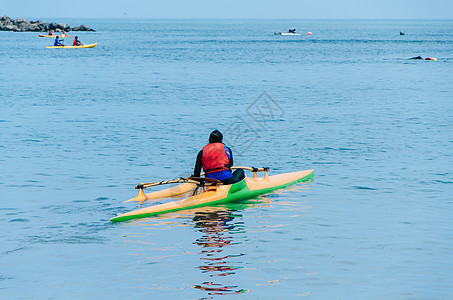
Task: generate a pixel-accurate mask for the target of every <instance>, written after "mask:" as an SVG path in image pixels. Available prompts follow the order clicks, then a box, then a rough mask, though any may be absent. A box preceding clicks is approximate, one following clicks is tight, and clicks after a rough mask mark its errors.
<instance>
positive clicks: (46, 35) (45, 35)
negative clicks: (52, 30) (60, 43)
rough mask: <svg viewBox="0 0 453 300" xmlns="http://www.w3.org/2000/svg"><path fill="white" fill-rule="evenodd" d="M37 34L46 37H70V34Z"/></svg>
mask: <svg viewBox="0 0 453 300" xmlns="http://www.w3.org/2000/svg"><path fill="white" fill-rule="evenodd" d="M38 36H39V37H46V38H56V37H57V36H58V37H59V38H61V39H64V38H69V37H72V35H48V34H38Z"/></svg>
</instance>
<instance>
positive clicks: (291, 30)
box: [288, 28, 296, 33]
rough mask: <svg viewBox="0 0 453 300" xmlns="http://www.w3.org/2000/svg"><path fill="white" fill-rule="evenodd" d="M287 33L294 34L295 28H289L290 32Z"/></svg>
mask: <svg viewBox="0 0 453 300" xmlns="http://www.w3.org/2000/svg"><path fill="white" fill-rule="evenodd" d="M288 33H296V28H291V29H290V30H288Z"/></svg>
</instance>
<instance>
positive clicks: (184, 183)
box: [110, 167, 314, 222]
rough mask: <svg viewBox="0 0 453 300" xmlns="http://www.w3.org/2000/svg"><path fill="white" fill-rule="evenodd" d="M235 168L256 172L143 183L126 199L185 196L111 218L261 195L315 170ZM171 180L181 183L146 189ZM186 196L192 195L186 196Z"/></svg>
mask: <svg viewBox="0 0 453 300" xmlns="http://www.w3.org/2000/svg"><path fill="white" fill-rule="evenodd" d="M232 169H244V170H249V171H252V172H253V177H245V178H244V179H243V180H241V181H239V182H237V183H234V184H230V185H224V184H222V182H220V181H218V180H215V179H211V178H204V177H188V178H179V179H173V180H166V181H158V182H150V183H141V184H139V185H137V186H136V187H135V188H136V189H138V190H139V192H138V196H136V197H134V198H132V199H129V200H127V201H125V202H124V203H126V202H131V201H137V202H139V203H143V202H144V201H146V200H154V201H156V200H159V199H163V198H172V197H182V199H180V200H176V201H171V202H168V203H163V204H157V205H154V206H150V207H146V208H142V209H138V210H134V211H131V212H128V213H124V214H121V215H119V216H117V217H114V218H112V219H110V220H111V221H112V222H122V221H126V220H131V219H138V218H145V217H150V216H156V215H160V214H164V213H169V212H175V211H179V210H185V209H193V208H197V207H202V206H210V205H217V204H224V203H228V202H234V201H238V200H247V199H251V198H254V197H256V196H259V195H263V194H267V193H270V192H272V191H274V190H277V189H281V188H284V187H286V186H289V185H292V184H296V183H299V182H304V181H310V180H312V179H313V176H314V170H306V171H298V172H292V173H285V174H279V175H272V176H269V168H254V167H252V168H251V167H232ZM257 172H264V177H258V176H257ZM170 183H180V184H179V185H177V186H174V187H172V188H169V189H165V190H162V191H158V192H154V193H148V194H145V193H144V191H143V190H144V189H145V188H148V187H152V186H159V185H164V184H170ZM183 196H188V197H186V198H184V197H183Z"/></svg>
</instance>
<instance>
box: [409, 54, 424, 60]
mask: <svg viewBox="0 0 453 300" xmlns="http://www.w3.org/2000/svg"><path fill="white" fill-rule="evenodd" d="M411 59H423V58H422V57H421V56H420V55H419V56H416V57H412V58H411Z"/></svg>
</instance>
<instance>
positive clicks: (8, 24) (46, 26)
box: [0, 16, 95, 32]
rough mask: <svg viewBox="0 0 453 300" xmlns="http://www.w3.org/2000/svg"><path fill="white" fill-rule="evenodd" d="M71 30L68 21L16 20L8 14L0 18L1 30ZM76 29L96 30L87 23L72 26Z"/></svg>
mask: <svg viewBox="0 0 453 300" xmlns="http://www.w3.org/2000/svg"><path fill="white" fill-rule="evenodd" d="M50 30H52V31H56V32H61V31H71V26H69V24H67V23H60V24H57V23H55V22H52V23H46V22H43V21H42V20H36V21H28V20H25V19H22V18H17V19H16V20H13V19H11V18H10V17H8V16H3V17H1V18H0V31H50ZM72 30H74V31H95V30H94V29H91V28H89V27H88V26H87V25H80V26H76V27H74V28H72Z"/></svg>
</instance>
